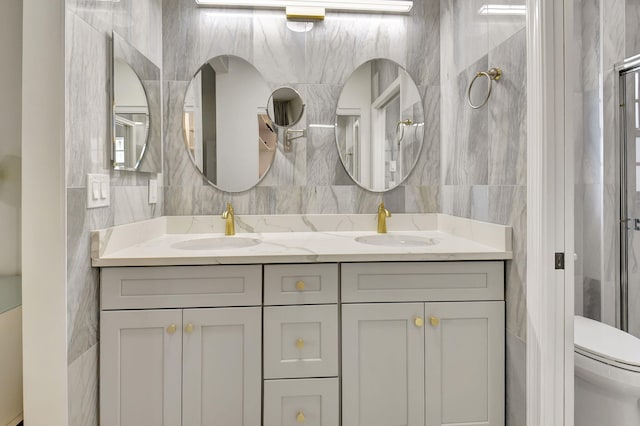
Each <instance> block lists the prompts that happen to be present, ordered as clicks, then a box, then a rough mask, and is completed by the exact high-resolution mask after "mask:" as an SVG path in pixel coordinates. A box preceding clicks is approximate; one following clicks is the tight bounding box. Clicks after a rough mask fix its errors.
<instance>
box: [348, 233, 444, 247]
mask: <svg viewBox="0 0 640 426" xmlns="http://www.w3.org/2000/svg"><path fill="white" fill-rule="evenodd" d="M355 240H356V241H357V242H359V243H363V244H371V245H374V246H388V247H426V246H432V245H434V244H438V240H434V239H433V238H423V237H413V236H411V235H392V234H377V235H365V236H362V237H356V238H355Z"/></svg>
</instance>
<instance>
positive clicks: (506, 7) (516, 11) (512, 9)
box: [478, 4, 527, 16]
mask: <svg viewBox="0 0 640 426" xmlns="http://www.w3.org/2000/svg"><path fill="white" fill-rule="evenodd" d="M526 14H527V6H525V5H518V4H483V5H482V6H481V7H480V9H478V15H494V16H516V15H526Z"/></svg>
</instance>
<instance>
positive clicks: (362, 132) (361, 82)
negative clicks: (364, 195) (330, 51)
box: [335, 59, 424, 192]
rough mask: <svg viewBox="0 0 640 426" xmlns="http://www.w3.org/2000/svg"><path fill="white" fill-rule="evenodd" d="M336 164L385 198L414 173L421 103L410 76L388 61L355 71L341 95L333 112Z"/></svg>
mask: <svg viewBox="0 0 640 426" xmlns="http://www.w3.org/2000/svg"><path fill="white" fill-rule="evenodd" d="M335 125H336V126H335V128H336V142H337V144H338V151H339V153H340V159H341V160H342V164H343V165H344V168H345V169H346V170H347V172H348V173H349V175H350V176H351V178H352V179H353V180H354V181H355V182H356V183H357V184H358V185H360V186H361V187H363V188H365V189H367V190H369V191H374V192H384V191H388V190H390V189H393V188H395V187H396V186H398V185H400V184H401V183H402V182H403V181H404V180H405V179H406V178H407V177H408V176H409V174H410V173H411V171H412V170H413V168H414V167H415V165H416V163H417V161H418V157H419V155H420V151H421V150H422V142H423V138H424V111H423V107H422V98H421V97H420V93H419V92H418V88H417V87H416V84H415V83H414V81H413V80H412V79H411V77H410V76H409V74H408V73H407V72H406V71H405V70H404V68H402V67H401V66H400V65H398V64H397V63H395V62H393V61H391V60H388V59H374V60H371V61H368V62H366V63H364V64H363V65H361V66H360V67H358V69H356V70H355V71H354V72H353V74H351V76H350V77H349V79H348V80H347V82H346V84H345V85H344V87H343V89H342V93H341V94H340V98H339V100H338V109H337V111H336V123H335Z"/></svg>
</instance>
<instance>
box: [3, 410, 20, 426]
mask: <svg viewBox="0 0 640 426" xmlns="http://www.w3.org/2000/svg"><path fill="white" fill-rule="evenodd" d="M23 420H24V417H23V413H20V415H19V416H18V417H16V418H15V419H13V420H11V421H10V422H9V423H7V426H24V425H23V423H22V421H23Z"/></svg>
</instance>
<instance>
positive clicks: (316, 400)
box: [263, 378, 339, 426]
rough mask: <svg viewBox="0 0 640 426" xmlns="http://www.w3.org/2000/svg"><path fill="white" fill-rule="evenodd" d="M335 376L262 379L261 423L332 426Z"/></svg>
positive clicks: (267, 425) (334, 422) (335, 407)
mask: <svg viewBox="0 0 640 426" xmlns="http://www.w3.org/2000/svg"><path fill="white" fill-rule="evenodd" d="M338 388H339V385H338V379H337V378H333V379H297V380H266V381H265V382H264V423H263V424H264V426H299V425H300V424H304V425H307V426H336V425H338V424H339V415H338V392H339V389H338Z"/></svg>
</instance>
